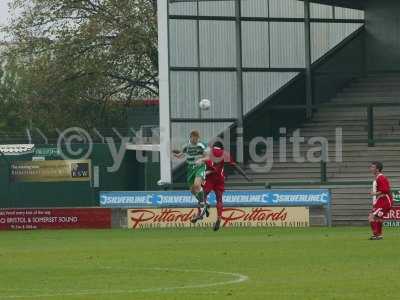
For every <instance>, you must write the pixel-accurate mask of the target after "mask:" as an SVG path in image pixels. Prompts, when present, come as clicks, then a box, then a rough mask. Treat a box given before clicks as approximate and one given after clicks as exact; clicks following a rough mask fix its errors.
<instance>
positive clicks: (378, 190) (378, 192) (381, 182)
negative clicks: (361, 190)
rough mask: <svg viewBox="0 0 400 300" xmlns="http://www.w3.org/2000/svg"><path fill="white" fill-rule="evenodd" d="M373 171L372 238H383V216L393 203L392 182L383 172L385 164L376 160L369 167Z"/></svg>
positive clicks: (370, 221)
mask: <svg viewBox="0 0 400 300" xmlns="http://www.w3.org/2000/svg"><path fill="white" fill-rule="evenodd" d="M369 169H370V171H371V173H372V174H373V175H374V177H375V180H374V182H373V186H372V192H371V193H370V194H371V196H373V201H372V204H373V208H372V211H371V213H370V214H369V217H368V221H369V223H370V224H371V229H372V234H373V235H372V237H371V238H370V239H371V240H381V239H383V237H382V227H383V217H384V216H385V215H386V214H387V213H388V212H389V211H390V209H391V208H392V205H393V196H392V192H391V189H390V182H389V180H388V179H387V177H385V176H384V175H383V174H382V170H383V164H382V163H381V162H378V161H375V162H373V163H371V165H370V167H369Z"/></svg>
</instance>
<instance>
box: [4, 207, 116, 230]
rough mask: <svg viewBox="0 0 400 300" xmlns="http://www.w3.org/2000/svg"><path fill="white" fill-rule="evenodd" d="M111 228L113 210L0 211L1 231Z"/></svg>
mask: <svg viewBox="0 0 400 300" xmlns="http://www.w3.org/2000/svg"><path fill="white" fill-rule="evenodd" d="M84 228H87V229H102V228H111V210H110V209H107V208H82V209H4V210H0V230H28V229H84Z"/></svg>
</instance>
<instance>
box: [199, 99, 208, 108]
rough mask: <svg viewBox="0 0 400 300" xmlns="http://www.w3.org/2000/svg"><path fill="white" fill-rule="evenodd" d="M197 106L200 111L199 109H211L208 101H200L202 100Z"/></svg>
mask: <svg viewBox="0 0 400 300" xmlns="http://www.w3.org/2000/svg"><path fill="white" fill-rule="evenodd" d="M199 106H200V109H201V110H209V109H210V107H211V101H210V100H208V99H202V100H201V101H200V102H199Z"/></svg>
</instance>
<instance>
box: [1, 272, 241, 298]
mask: <svg viewBox="0 0 400 300" xmlns="http://www.w3.org/2000/svg"><path fill="white" fill-rule="evenodd" d="M109 269H112V267H111V268H109ZM136 270H142V271H169V272H185V273H206V274H216V275H225V276H231V277H233V279H231V280H228V281H219V282H213V283H204V284H191V285H183V286H174V287H163V288H148V289H133V290H81V291H76V292H65V293H53V294H37V295H34V294H33V295H32V294H30V295H25V296H23V295H10V296H1V297H0V299H18V298H50V297H60V296H88V295H113V294H133V293H153V292H170V291H175V290H184V289H199V288H207V287H215V286H222V285H230V284H240V283H242V282H245V281H247V280H249V277H248V276H246V275H242V274H239V273H228V272H217V271H206V270H184V269H170V268H142V269H136ZM29 291H33V290H29ZM24 292H28V290H24Z"/></svg>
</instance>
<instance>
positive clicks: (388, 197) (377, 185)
mask: <svg viewBox="0 0 400 300" xmlns="http://www.w3.org/2000/svg"><path fill="white" fill-rule="evenodd" d="M373 192H375V193H376V192H381V193H382V195H380V196H374V198H373V204H374V205H376V203H377V202H378V200H380V199H381V198H383V200H384V201H388V202H390V205H392V203H393V195H392V191H391V188H390V182H389V179H388V178H387V177H386V176H384V175H383V174H382V173H379V174H378V175H377V176H376V178H375V181H374V182H373Z"/></svg>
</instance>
